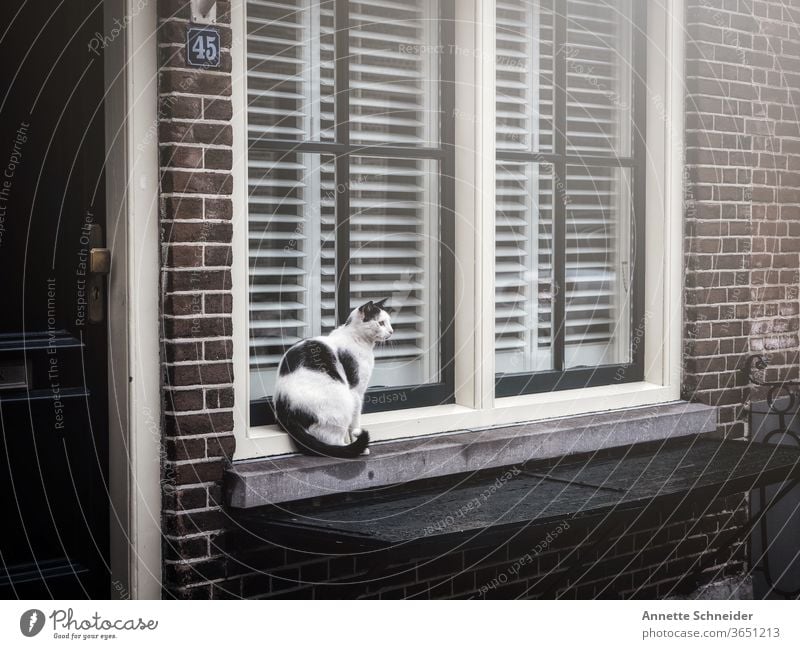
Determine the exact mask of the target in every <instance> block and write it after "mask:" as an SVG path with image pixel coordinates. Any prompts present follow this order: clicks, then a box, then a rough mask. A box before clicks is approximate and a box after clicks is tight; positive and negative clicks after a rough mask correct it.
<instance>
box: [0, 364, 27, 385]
mask: <svg viewBox="0 0 800 649" xmlns="http://www.w3.org/2000/svg"><path fill="white" fill-rule="evenodd" d="M29 376H30V372H28V371H27V366H26V364H25V363H24V362H21V363H0V390H19V389H24V388H27V387H28V377H29Z"/></svg>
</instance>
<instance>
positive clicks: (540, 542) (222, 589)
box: [193, 496, 746, 599]
mask: <svg viewBox="0 0 800 649" xmlns="http://www.w3.org/2000/svg"><path fill="white" fill-rule="evenodd" d="M742 504H743V503H742V497H741V496H739V497H736V496H734V497H731V498H727V499H725V500H720V501H715V502H711V503H693V504H687V505H686V506H684V507H683V508H678V509H677V510H673V511H652V512H647V513H646V514H644V515H643V516H641V517H640V518H639V519H638V520H637V521H636V522H635V523H633V524H632V525H631V526H630V527H628V528H626V529H625V530H624V531H623V532H622V533H617V535H616V536H611V537H609V538H603V539H600V537H599V536H598V534H597V533H596V532H595V533H594V534H593V535H590V534H589V531H591V530H592V529H594V528H590V530H589V531H587V530H586V529H580V528H578V527H576V526H575V525H573V526H570V525H569V523H562V524H560V525H555V524H554V525H553V527H552V529H550V530H547V531H545V532H542V533H541V534H538V535H533V536H531V535H527V537H526V535H525V534H520V535H519V536H517V537H516V538H515V539H514V540H513V541H511V542H509V543H506V544H503V545H501V546H499V547H488V548H477V549H470V550H466V551H464V550H455V551H453V552H451V553H445V554H441V555H437V556H428V557H424V558H421V559H415V560H412V561H408V562H405V563H400V564H398V563H395V562H393V561H392V559H391V557H389V558H388V559H387V558H386V557H385V556H384V555H383V554H382V553H375V552H373V553H362V554H357V555H341V556H337V557H331V556H325V555H314V554H308V553H302V552H298V551H296V550H294V549H292V548H280V547H275V546H272V545H270V544H269V543H265V541H264V540H263V539H261V538H259V537H258V536H255V535H250V534H248V533H245V532H242V531H238V532H237V533H236V534H235V537H234V538H232V539H231V543H230V547H231V550H232V552H231V554H232V557H231V559H230V561H229V565H228V576H227V578H226V579H223V580H220V581H218V582H215V583H214V584H205V585H202V586H198V590H197V591H195V592H194V593H193V594H194V595H196V596H198V597H219V598H239V597H246V598H251V597H259V598H260V597H263V598H269V597H275V598H325V599H331V598H337V599H338V598H369V599H376V598H380V599H398V598H424V599H428V598H431V599H441V598H479V599H480V598H486V599H492V598H503V599H508V598H536V597H541V596H543V594H544V593H545V591H546V589H547V587H548V586H550V585H551V583H552V580H553V579H558V580H559V583H560V584H561V585H560V586H559V587H558V588H557V590H556V591H555V593H554V594H551V596H556V597H559V598H567V599H569V598H578V599H589V598H620V597H623V598H663V597H670V596H672V597H677V596H679V595H680V594H685V593H686V592H687V590H688V592H691V591H692V590H693V588H694V586H693V585H691V584H696V583H708V582H711V581H715V580H718V579H722V578H725V577H728V576H732V575H738V574H741V572H742V571H743V570H744V561H745V557H746V549H745V546H744V545H743V544H742V543H741V542H738V541H737V542H734V543H731V542H730V538H731V536H730V535H731V534H732V533H736V532H737V530H738V529H739V526H740V525H741V523H742V522H743V521H744V520H745V516H746V513H745V510H744V508H743V507H742ZM587 538H588V540H589V542H588V543H587V542H585V541H586V540H587ZM598 540H599V543H598V544H597V545H594V543H595V542H596V541H598ZM582 541H584V542H583V543H582ZM720 549H721V550H720ZM717 550H720V553H719V556H718V557H717V556H715V553H716V552H717ZM391 552H393V551H390V553H391ZM384 560H385V561H386V562H387V563H386V567H385V568H383V569H382V570H381V572H380V576H377V575H375V573H370V569H371V568H374V567H375V566H376V565H378V564H379V563H380V562H382V561H384ZM576 564H577V565H581V566H582V567H581V568H580V569H579V570H577V571H574V572H572V574H571V575H569V576H568V575H567V574H566V573H567V571H568V569H569V567H570V566H574V565H576ZM693 573H697V574H696V575H695V577H696V581H694V582H689V585H687V586H686V587H685V588H683V587H682V585H680V584H679V582H680V581H681V578H682V577H683V575H685V574H693Z"/></svg>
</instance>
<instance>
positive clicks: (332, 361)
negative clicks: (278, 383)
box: [278, 340, 344, 383]
mask: <svg viewBox="0 0 800 649" xmlns="http://www.w3.org/2000/svg"><path fill="white" fill-rule="evenodd" d="M301 367H305V368H306V369H308V370H314V371H316V372H322V373H323V374H327V375H328V376H330V377H331V378H332V379H333V380H334V381H341V382H342V383H344V380H343V379H342V377H341V375H340V374H339V372H337V371H336V355H335V354H334V353H333V350H332V349H331V348H330V347H328V346H327V345H325V344H324V343H321V342H319V341H318V340H304V341H303V342H300V343H298V344H297V345H295V346H294V347H292V348H290V349H289V351H288V352H286V356H284V357H283V359H281V365H280V367H279V368H278V372H280V375H281V376H285V375H286V374H290V373H291V372H294V371H296V370H298V369H299V368H301Z"/></svg>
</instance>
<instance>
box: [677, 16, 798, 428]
mask: <svg viewBox="0 0 800 649" xmlns="http://www.w3.org/2000/svg"><path fill="white" fill-rule="evenodd" d="M798 21H800V4H798V3H797V2H783V1H782V0H688V25H687V30H688V42H687V63H686V71H687V79H686V83H687V106H686V109H687V115H686V157H687V160H686V161H687V167H686V170H687V177H686V180H687V185H686V198H687V206H686V271H687V272H686V311H685V319H686V332H685V335H686V346H685V351H686V361H685V375H684V384H683V392H684V395H685V397H686V398H691V399H695V400H698V401H702V402H704V403H710V404H713V405H719V406H720V432H721V433H723V434H726V435H734V436H741V435H742V434H744V433H745V425H746V413H745V410H744V407H743V406H744V404H746V402H747V400H748V398H749V397H750V395H749V390H748V389H747V380H746V377H744V376H743V374H742V373H741V372H739V371H738V370H739V368H740V367H742V364H743V361H744V359H745V357H746V356H747V355H748V354H751V353H762V352H766V353H767V354H768V357H769V363H770V366H771V368H770V369H769V371H768V372H767V378H768V379H769V380H776V379H777V378H778V377H783V378H793V379H796V378H797V377H798V364H797V363H798V328H799V327H800V321H799V320H798V283H799V282H798V269H800V254H798V253H800V117H799V116H798V108H797V106H798V105H799V104H798V102H800V31H798Z"/></svg>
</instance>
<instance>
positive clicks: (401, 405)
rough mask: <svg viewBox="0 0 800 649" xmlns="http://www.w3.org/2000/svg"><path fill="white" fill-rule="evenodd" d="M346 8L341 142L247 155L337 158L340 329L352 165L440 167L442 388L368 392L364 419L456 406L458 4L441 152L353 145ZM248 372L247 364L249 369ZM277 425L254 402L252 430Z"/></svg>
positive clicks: (277, 143) (257, 145)
mask: <svg viewBox="0 0 800 649" xmlns="http://www.w3.org/2000/svg"><path fill="white" fill-rule="evenodd" d="M349 10H350V2H349V0H334V26H335V30H334V51H335V57H336V62H335V67H334V89H335V90H334V93H335V99H334V121H335V124H334V130H335V135H336V142H311V141H302V142H294V141H291V140H267V139H264V138H259V139H258V140H254V141H251V142H249V147H248V149H250V148H252V149H256V150H265V151H287V152H288V151H308V152H313V153H323V154H325V153H327V154H332V155H334V156H335V162H334V164H335V177H336V185H337V187H342V188H343V191H341V192H338V193H337V196H336V225H337V227H336V241H335V247H336V266H335V267H336V284H337V288H336V322H337V323H338V324H342V323H343V322H344V321H345V320H346V319H347V316H348V315H349V313H350V308H349V304H350V303H349V301H350V289H349V287H350V276H349V255H348V251H349V249H350V245H349V244H350V230H349V227H344V226H346V225H347V224H348V223H349V220H350V191H349V183H348V182H347V180H348V177H349V168H350V158H351V157H352V156H354V155H356V156H358V155H363V156H375V157H386V158H397V159H415V160H435V161H438V163H439V178H440V183H439V233H440V239H441V243H440V247H439V268H438V272H439V322H440V325H441V329H440V334H439V335H440V339H439V350H440V351H439V353H440V359H439V367H440V370H439V373H440V378H441V381H439V382H435V383H425V384H420V385H411V386H401V387H396V388H383V387H376V388H371V389H369V390H367V393H366V395H365V397H364V409H363V412H365V413H370V412H384V411H388V410H403V409H406V408H419V407H423V406H433V405H440V404H447V403H453V402H454V401H455V365H454V359H453V354H454V350H455V339H454V324H453V320H454V313H455V253H454V245H453V244H454V240H455V211H454V203H455V178H454V176H455V120H454V114H455V54H454V48H453V47H450V46H449V45H450V44H453V43H455V40H454V39H455V22H454V21H455V10H454V2H453V0H439V37H440V39H441V40H440V43H441V44H442V45H444V47H442V48H441V49H440V53H439V70H440V73H439V76H440V92H439V99H440V105H439V107H438V108H439V142H440V146H439V147H405V146H389V145H386V146H382V145H363V144H357V145H353V144H351V143H350V138H349V135H350V134H349V129H348V122H349V101H350V93H349V81H350V79H349V66H348V64H349V32H348V28H349ZM248 366H249V361H248ZM274 423H276V420H275V413H274V411H273V409H272V399H270V398H262V399H254V400H252V401H250V425H251V426H264V425H270V424H274Z"/></svg>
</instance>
